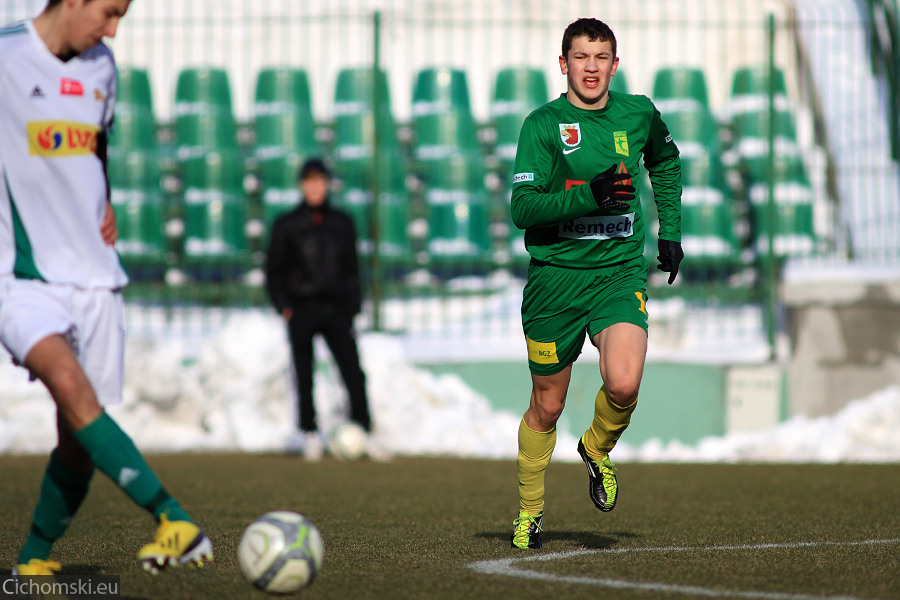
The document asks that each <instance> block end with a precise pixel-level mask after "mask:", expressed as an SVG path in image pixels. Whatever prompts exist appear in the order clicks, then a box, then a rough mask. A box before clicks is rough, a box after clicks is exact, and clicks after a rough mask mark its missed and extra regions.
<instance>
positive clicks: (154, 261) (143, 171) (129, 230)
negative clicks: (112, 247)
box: [107, 150, 166, 280]
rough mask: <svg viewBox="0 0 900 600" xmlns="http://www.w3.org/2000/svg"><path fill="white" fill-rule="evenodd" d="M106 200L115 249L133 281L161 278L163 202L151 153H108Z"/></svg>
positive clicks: (157, 172)
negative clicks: (113, 226) (111, 216)
mask: <svg viewBox="0 0 900 600" xmlns="http://www.w3.org/2000/svg"><path fill="white" fill-rule="evenodd" d="M107 167H108V173H109V185H110V201H111V202H112V205H113V209H114V210H115V213H116V221H117V224H118V229H119V238H118V241H117V242H116V250H117V251H118V252H119V255H120V256H121V257H122V262H123V264H124V265H125V268H126V270H127V271H128V274H129V276H131V277H132V278H133V279H137V280H141V279H150V278H158V277H159V276H161V275H162V271H163V263H164V261H165V254H166V240H165V237H164V235H163V222H164V217H165V215H164V212H165V209H164V206H165V205H164V202H163V194H162V190H161V188H160V173H159V167H158V163H157V156H156V154H155V153H154V152H142V151H140V150H130V151H127V152H118V153H115V154H111V155H110V157H109V162H108V164H107Z"/></svg>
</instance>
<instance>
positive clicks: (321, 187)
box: [300, 173, 328, 208]
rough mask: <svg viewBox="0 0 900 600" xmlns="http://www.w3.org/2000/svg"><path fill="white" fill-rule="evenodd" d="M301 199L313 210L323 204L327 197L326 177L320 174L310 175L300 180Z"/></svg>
mask: <svg viewBox="0 0 900 600" xmlns="http://www.w3.org/2000/svg"><path fill="white" fill-rule="evenodd" d="M300 189H301V190H303V198H304V200H306V203H307V204H308V205H310V206H312V207H313V208H316V207H317V206H322V205H323V204H325V199H326V198H327V197H328V177H326V176H325V175H324V174H322V173H311V174H310V175H307V176H306V177H304V178H303V179H301V180H300Z"/></svg>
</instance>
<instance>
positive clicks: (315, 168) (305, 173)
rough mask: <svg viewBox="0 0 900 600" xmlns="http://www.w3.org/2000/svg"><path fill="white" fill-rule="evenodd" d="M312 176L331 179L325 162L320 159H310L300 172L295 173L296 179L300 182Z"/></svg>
mask: <svg viewBox="0 0 900 600" xmlns="http://www.w3.org/2000/svg"><path fill="white" fill-rule="evenodd" d="M312 175H324V176H325V177H331V171H329V170H328V165H326V164H325V161H324V160H322V159H321V158H310V159H308V160H307V161H306V162H305V163H303V166H302V167H300V172H299V173H297V179H298V180H300V181H302V180H304V179H306V178H307V177H310V176H312Z"/></svg>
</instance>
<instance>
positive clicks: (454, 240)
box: [423, 154, 490, 277]
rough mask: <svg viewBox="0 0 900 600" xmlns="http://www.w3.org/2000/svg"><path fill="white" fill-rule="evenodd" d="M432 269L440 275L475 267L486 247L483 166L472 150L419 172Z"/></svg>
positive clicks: (486, 204)
mask: <svg viewBox="0 0 900 600" xmlns="http://www.w3.org/2000/svg"><path fill="white" fill-rule="evenodd" d="M423 177H424V183H425V205H426V211H427V221H428V242H427V248H428V254H429V258H430V264H431V268H432V270H433V271H434V272H435V273H437V274H438V275H439V276H442V277H452V276H453V275H457V274H462V273H465V272H471V271H472V270H478V269H480V268H481V267H482V266H483V259H484V257H485V253H486V252H487V251H488V250H489V249H490V233H489V209H488V202H487V194H486V193H485V188H484V166H483V164H482V161H481V159H480V157H479V156H478V155H476V154H455V155H453V156H450V157H447V158H446V159H442V160H436V161H433V162H432V163H431V164H429V168H428V170H427V171H426V172H425V173H424V174H423Z"/></svg>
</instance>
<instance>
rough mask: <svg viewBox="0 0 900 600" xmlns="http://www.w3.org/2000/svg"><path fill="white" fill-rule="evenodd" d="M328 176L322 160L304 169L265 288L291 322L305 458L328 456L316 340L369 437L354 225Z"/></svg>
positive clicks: (279, 231) (278, 228) (275, 232)
mask: <svg viewBox="0 0 900 600" xmlns="http://www.w3.org/2000/svg"><path fill="white" fill-rule="evenodd" d="M330 180H331V176H330V172H329V170H328V167H327V166H326V165H325V163H324V162H323V161H322V160H321V159H318V158H312V159H309V160H307V161H306V163H304V165H303V166H302V167H301V169H300V172H299V177H298V183H299V185H300V189H301V191H302V194H303V198H302V199H301V201H300V204H299V205H298V206H297V208H295V209H294V210H292V211H290V212H288V213H286V214H284V215H282V216H281V217H279V218H278V219H277V220H276V221H275V224H274V225H273V226H272V235H271V242H270V244H269V251H268V254H267V256H266V284H267V288H268V291H269V296H270V298H271V300H272V304H274V305H275V309H276V310H277V311H278V313H279V314H280V315H281V316H282V317H283V318H284V320H285V321H286V322H287V327H288V335H289V337H290V343H291V351H292V353H293V357H294V368H295V369H296V374H297V395H298V425H299V428H300V431H301V433H302V437H303V452H304V455H305V456H306V458H308V459H311V460H315V459H318V458H320V457H321V456H322V453H323V450H324V443H323V439H322V436H321V435H320V433H319V430H318V425H317V423H316V412H315V407H314V405H313V358H314V357H313V337H314V336H315V335H316V334H321V335H322V337H323V338H324V339H325V342H326V343H327V344H328V348H329V349H330V350H331V353H332V355H333V356H334V360H335V362H336V363H337V366H338V370H339V371H340V373H341V377H342V378H343V380H344V385H345V386H346V387H347V392H348V395H349V398H350V419H351V420H352V421H354V422H355V423H357V424H359V425H360V426H361V427H362V428H363V429H365V430H366V431H367V432H369V431H370V430H371V419H370V416H369V407H368V399H367V398H366V382H365V375H364V373H363V371H362V368H361V367H360V363H359V351H358V349H357V345H356V338H355V334H354V331H353V317H354V316H355V315H357V314H358V313H359V312H360V308H361V303H362V295H361V293H360V286H359V265H358V260H357V253H356V230H355V227H354V225H353V221H352V220H351V219H350V217H349V216H348V215H347V214H346V213H344V212H342V211H340V210H338V209H335V208H333V207H332V206H331V205H330V203H329V185H330Z"/></svg>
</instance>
